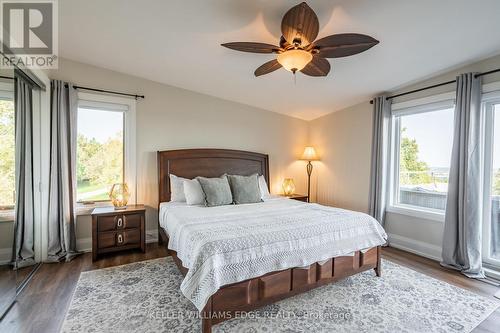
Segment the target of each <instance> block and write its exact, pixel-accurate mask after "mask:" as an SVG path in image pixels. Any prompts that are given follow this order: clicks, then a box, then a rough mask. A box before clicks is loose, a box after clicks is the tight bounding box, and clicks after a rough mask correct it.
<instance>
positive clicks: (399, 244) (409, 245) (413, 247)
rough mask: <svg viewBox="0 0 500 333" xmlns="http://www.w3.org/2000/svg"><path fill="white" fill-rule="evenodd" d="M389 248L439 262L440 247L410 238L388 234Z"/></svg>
mask: <svg viewBox="0 0 500 333" xmlns="http://www.w3.org/2000/svg"><path fill="white" fill-rule="evenodd" d="M388 236H389V246H391V247H394V248H396V249H400V250H404V251H407V252H411V253H414V254H417V255H419V256H422V257H426V258H429V259H432V260H436V261H441V247H440V246H437V245H434V244H429V243H425V242H422V241H418V240H415V239H412V238H408V237H404V236H400V235H396V234H388Z"/></svg>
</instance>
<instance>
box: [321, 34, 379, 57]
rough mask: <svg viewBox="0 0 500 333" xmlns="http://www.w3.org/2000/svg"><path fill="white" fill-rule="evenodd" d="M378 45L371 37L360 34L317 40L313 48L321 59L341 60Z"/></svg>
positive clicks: (338, 35) (339, 35) (333, 36)
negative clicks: (317, 51)
mask: <svg viewBox="0 0 500 333" xmlns="http://www.w3.org/2000/svg"><path fill="white" fill-rule="evenodd" d="M378 43H379V41H378V40H376V39H375V38H373V37H370V36H367V35H362V34H336V35H331V36H327V37H324V38H321V39H318V40H317V41H316V42H314V44H313V48H315V49H318V50H319V54H318V55H319V56H320V57H323V58H341V57H347V56H351V55H354V54H358V53H361V52H364V51H366V50H368V49H370V48H372V47H373V46H375V45H377V44H378Z"/></svg>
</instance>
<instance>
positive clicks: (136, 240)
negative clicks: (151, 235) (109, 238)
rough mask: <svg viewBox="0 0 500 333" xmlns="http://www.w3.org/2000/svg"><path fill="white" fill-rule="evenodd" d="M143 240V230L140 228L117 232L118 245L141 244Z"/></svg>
mask: <svg viewBox="0 0 500 333" xmlns="http://www.w3.org/2000/svg"><path fill="white" fill-rule="evenodd" d="M140 242H141V230H140V229H130V230H124V231H120V232H118V233H117V234H116V245H117V246H123V245H131V244H140Z"/></svg>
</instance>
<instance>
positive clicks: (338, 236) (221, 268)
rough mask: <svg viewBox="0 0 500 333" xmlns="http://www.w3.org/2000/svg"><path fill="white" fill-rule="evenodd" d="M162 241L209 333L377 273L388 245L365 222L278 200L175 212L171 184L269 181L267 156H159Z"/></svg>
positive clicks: (180, 207)
mask: <svg viewBox="0 0 500 333" xmlns="http://www.w3.org/2000/svg"><path fill="white" fill-rule="evenodd" d="M158 171H159V202H160V206H159V225H158V231H159V240H160V242H161V243H163V244H165V246H167V250H168V251H169V254H170V255H171V256H172V257H173V259H174V261H175V263H176V264H177V266H178V268H179V270H180V271H181V272H182V274H184V276H185V278H184V280H183V282H182V284H181V291H182V293H183V294H184V295H185V296H186V297H187V298H188V299H190V300H191V301H192V302H193V304H194V305H195V306H196V307H197V308H198V310H199V311H200V313H201V318H202V319H201V320H202V330H203V332H204V333H209V332H211V329H212V325H214V324H217V323H220V322H222V321H224V320H228V319H231V318H234V317H236V316H238V314H241V313H243V312H247V311H250V310H254V309H257V308H259V307H262V306H264V305H267V304H271V303H274V302H276V301H279V300H281V299H284V298H287V297H290V296H293V295H296V294H299V293H302V292H305V291H308V290H310V289H313V288H316V287H319V286H322V285H324V284H327V283H331V282H334V281H337V280H339V279H343V278H345V277H347V276H350V275H353V274H356V273H359V272H362V271H366V270H370V269H374V270H375V273H376V275H377V276H380V274H381V261H380V258H381V245H382V244H384V243H385V240H386V238H387V236H386V234H385V232H384V231H383V229H382V228H381V227H380V226H379V225H378V223H377V222H376V221H375V220H373V219H372V218H371V217H369V216H368V215H366V214H363V213H358V212H352V211H348V210H343V209H338V208H333V207H326V206H322V205H318V204H309V203H303V202H299V201H295V200H291V199H286V198H278V197H271V198H268V199H266V200H265V201H264V202H262V203H255V204H245V205H228V206H220V207H210V208H206V207H197V206H188V205H186V204H185V203H178V202H170V184H169V182H170V174H175V175H176V176H180V177H185V178H195V177H197V176H204V177H219V176H220V175H222V174H224V173H228V174H236V175H251V174H254V173H258V174H261V175H263V176H264V178H265V179H266V182H267V184H269V160H268V156H267V155H265V154H259V153H253V152H245V151H235V150H223V149H186V150H172V151H160V152H158Z"/></svg>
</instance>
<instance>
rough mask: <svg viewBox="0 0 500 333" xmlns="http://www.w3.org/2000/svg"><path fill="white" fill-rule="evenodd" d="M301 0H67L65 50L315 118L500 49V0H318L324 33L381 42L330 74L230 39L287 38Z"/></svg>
mask: <svg viewBox="0 0 500 333" xmlns="http://www.w3.org/2000/svg"><path fill="white" fill-rule="evenodd" d="M299 2H300V1H299V0H297V1H286V0H273V1H264V0H258V1H255V0H254V1H249V0H238V1H236V0H198V1H194V0H191V1H187V0H168V1H167V0H142V1H139V0H135V1H132V0H128V1H123V0H106V1H102V0H62V1H59V18H60V19H59V34H60V42H59V48H60V51H59V53H60V56H62V57H65V58H68V59H73V60H77V61H81V62H84V63H88V64H92V65H96V66H100V67H104V68H108V69H112V70H116V71H119V72H123V73H127V74H132V75H136V76H139V77H143V78H146V79H150V80H154V81H157V82H162V83H166V84H170V85H173V86H177V87H181V88H185V89H190V90H194V91H198V92H201V93H205V94H208V95H213V96H217V97H220V98H224V99H228V100H231V101H236V102H240V103H244V104H248V105H253V106H256V107H259V108H262V109H266V110H270V111H275V112H280V113H284V114H288V115H291V116H295V117H299V118H302V119H306V120H309V119H313V118H316V117H318V116H321V115H324V114H326V113H330V112H333V111H336V110H339V109H342V108H345V107H347V106H350V105H353V104H356V103H359V102H362V101H365V100H368V99H369V98H371V97H372V96H373V95H374V94H376V93H379V92H382V91H387V90H391V89H392V88H394V87H398V86H401V85H402V84H405V83H407V82H411V81H415V80H417V79H419V78H423V77H428V76H429V75H432V74H433V73H436V72H441V71H443V70H445V69H448V68H452V67H455V66H457V65H460V64H463V63H469V62H471V61H474V60H480V59H483V58H485V57H487V56H490V55H493V54H496V53H498V52H500V29H499V28H498V22H499V21H498V20H499V13H500V1H498V0H482V1H473V0H440V1H436V0H418V1H415V0H378V1H373V0H356V1H352V0H324V1H320V0H314V1H308V4H309V5H310V6H311V8H313V10H314V11H315V12H316V14H317V15H318V17H319V20H320V32H319V36H318V38H321V37H323V36H327V35H330V34H334V33H343V32H357V33H364V34H368V35H371V36H373V37H374V38H376V39H378V40H379V41H380V44H379V45H377V46H375V47H373V48H372V49H370V50H368V51H367V52H364V53H361V54H358V55H355V56H352V57H347V58H341V59H330V63H331V64H332V71H331V72H330V74H329V76H328V77H326V78H312V77H307V76H304V75H302V74H299V75H297V82H296V84H294V80H293V77H292V74H291V73H289V72H287V71H285V70H283V69H281V70H278V71H276V72H273V73H271V74H269V75H265V76H262V77H259V78H256V77H254V75H253V71H254V70H255V69H256V68H257V67H258V66H259V65H261V64H262V63H264V62H266V61H268V60H270V59H272V58H273V55H263V54H250V53H243V52H237V51H233V50H229V49H226V48H223V47H221V46H220V44H221V43H224V42H232V41H259V42H265V43H271V44H277V41H278V39H279V36H280V35H281V33H280V30H279V29H280V28H279V27H280V22H281V18H282V17H283V14H284V13H285V12H286V11H287V10H288V9H289V8H291V7H292V6H293V5H295V4H297V3H299Z"/></svg>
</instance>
